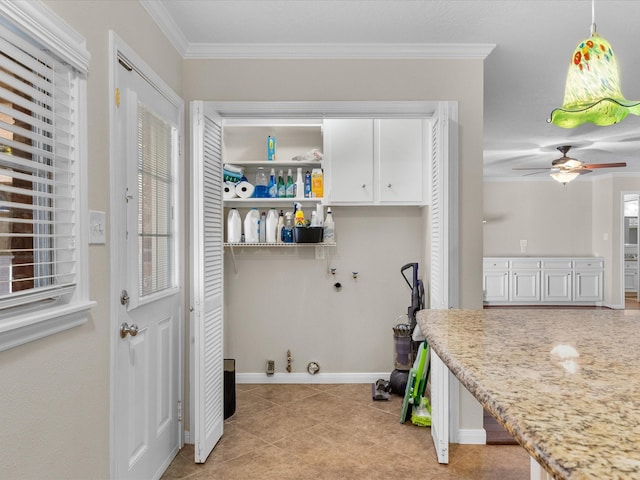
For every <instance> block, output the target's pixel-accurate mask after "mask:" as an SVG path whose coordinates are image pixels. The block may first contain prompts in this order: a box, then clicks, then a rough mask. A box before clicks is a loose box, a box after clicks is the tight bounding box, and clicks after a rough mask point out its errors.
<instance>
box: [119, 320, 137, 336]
mask: <svg viewBox="0 0 640 480" xmlns="http://www.w3.org/2000/svg"><path fill="white" fill-rule="evenodd" d="M137 334H138V326H137V325H136V324H135V323H132V324H131V326H129V324H128V323H127V322H124V323H123V324H122V325H120V337H121V338H126V336H127V335H131V336H132V337H135V336H136V335H137Z"/></svg>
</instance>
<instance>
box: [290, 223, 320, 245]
mask: <svg viewBox="0 0 640 480" xmlns="http://www.w3.org/2000/svg"><path fill="white" fill-rule="evenodd" d="M323 230H324V229H323V228H322V227H296V228H295V229H294V230H293V241H294V242H296V243H320V242H322V232H323Z"/></svg>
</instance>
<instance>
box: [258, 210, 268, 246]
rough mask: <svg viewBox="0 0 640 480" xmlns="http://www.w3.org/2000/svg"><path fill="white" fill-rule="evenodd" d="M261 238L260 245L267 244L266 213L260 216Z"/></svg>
mask: <svg viewBox="0 0 640 480" xmlns="http://www.w3.org/2000/svg"><path fill="white" fill-rule="evenodd" d="M259 236H260V243H266V242H267V214H266V213H264V212H262V214H261V215H260V226H259Z"/></svg>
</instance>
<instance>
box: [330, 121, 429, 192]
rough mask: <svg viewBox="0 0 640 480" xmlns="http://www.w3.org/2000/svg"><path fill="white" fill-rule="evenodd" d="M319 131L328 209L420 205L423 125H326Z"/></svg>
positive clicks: (422, 174)
mask: <svg viewBox="0 0 640 480" xmlns="http://www.w3.org/2000/svg"><path fill="white" fill-rule="evenodd" d="M324 127H325V135H324V141H325V143H324V148H325V159H326V160H327V162H326V164H327V175H326V184H327V194H328V201H329V202H330V203H332V204H340V203H342V204H363V205H384V204H389V205H424V204H425V203H426V202H425V201H424V191H425V188H424V187H425V186H424V184H425V171H427V166H426V158H427V157H426V155H425V150H426V149H425V131H426V123H425V120H422V119H362V118H359V119H326V120H325V122H324Z"/></svg>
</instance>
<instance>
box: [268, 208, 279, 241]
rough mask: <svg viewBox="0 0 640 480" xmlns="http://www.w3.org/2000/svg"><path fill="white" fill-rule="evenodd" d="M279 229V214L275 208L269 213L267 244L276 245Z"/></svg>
mask: <svg viewBox="0 0 640 480" xmlns="http://www.w3.org/2000/svg"><path fill="white" fill-rule="evenodd" d="M277 229H278V214H277V212H276V209H275V208H270V209H269V213H267V224H266V232H265V241H266V242H267V243H276V231H277Z"/></svg>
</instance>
